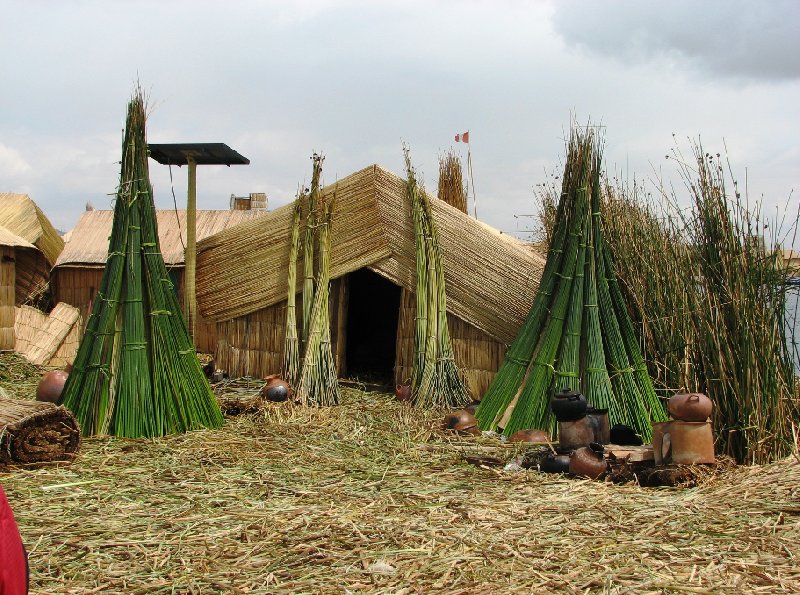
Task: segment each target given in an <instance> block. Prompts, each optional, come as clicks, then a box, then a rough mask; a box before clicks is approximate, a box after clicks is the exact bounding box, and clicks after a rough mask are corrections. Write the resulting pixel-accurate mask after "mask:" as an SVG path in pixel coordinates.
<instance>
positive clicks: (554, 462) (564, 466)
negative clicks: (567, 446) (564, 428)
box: [539, 452, 569, 473]
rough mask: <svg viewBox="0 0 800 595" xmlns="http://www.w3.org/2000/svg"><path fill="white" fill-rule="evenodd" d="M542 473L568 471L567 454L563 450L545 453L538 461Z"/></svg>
mask: <svg viewBox="0 0 800 595" xmlns="http://www.w3.org/2000/svg"><path fill="white" fill-rule="evenodd" d="M539 471H541V472H542V473H569V454H568V453H564V452H559V453H552V452H550V453H547V455H546V456H545V457H544V458H543V459H542V460H541V462H540V463H539Z"/></svg>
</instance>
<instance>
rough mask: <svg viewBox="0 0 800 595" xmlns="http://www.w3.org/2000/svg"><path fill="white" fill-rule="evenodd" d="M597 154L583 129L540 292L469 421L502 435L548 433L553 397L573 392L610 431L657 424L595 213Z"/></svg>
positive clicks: (571, 157)
mask: <svg viewBox="0 0 800 595" xmlns="http://www.w3.org/2000/svg"><path fill="white" fill-rule="evenodd" d="M600 166H601V158H600V146H599V140H598V139H597V137H596V134H595V133H594V131H593V130H592V129H591V128H587V129H586V130H584V131H581V130H574V131H573V132H572V135H571V138H570V142H569V145H568V148H567V160H566V164H565V168H564V176H563V183H562V188H561V195H560V197H559V200H558V203H557V207H555V208H554V209H553V211H552V212H554V214H555V216H554V217H553V218H552V220H553V221H554V228H553V229H552V230H551V232H550V233H549V234H548V237H549V238H550V249H549V253H548V259H547V264H546V265H545V270H544V273H543V275H542V280H541V283H540V287H539V291H538V292H537V295H536V297H535V299H534V303H533V306H532V307H531V311H530V313H529V315H528V318H527V319H526V321H525V323H524V325H523V327H522V329H521V330H520V333H519V334H518V336H517V338H516V340H515V341H514V343H513V344H512V346H511V348H510V349H509V352H508V354H507V356H506V360H505V361H504V362H503V364H502V365H501V367H500V370H499V371H498V374H497V376H496V377H495V379H494V382H493V383H492V385H491V386H490V387H489V390H488V391H487V393H486V395H485V396H484V398H483V400H482V402H481V405H480V407H479V408H478V410H477V413H476V416H477V418H478V422H479V424H480V427H481V428H482V429H500V430H502V432H503V433H504V434H506V435H509V434H513V433H514V432H516V431H517V430H521V429H526V428H541V429H549V430H551V431H552V430H554V428H555V420H554V418H553V416H552V413H551V412H550V407H549V402H550V398H551V396H552V395H553V392H554V391H557V390H561V388H564V387H569V388H572V389H576V390H581V391H582V392H583V393H584V394H585V395H586V397H587V399H588V400H589V402H590V403H592V405H594V406H596V407H602V408H608V409H609V414H610V417H611V420H612V422H614V423H626V424H628V425H631V426H632V427H634V428H635V429H636V430H637V431H638V432H639V433H641V434H642V435H643V436H645V437H649V435H650V423H651V418H652V419H653V420H658V419H663V418H664V411H663V408H662V407H661V406H660V404H659V403H658V401H657V399H656V396H655V392H654V390H653V386H652V382H650V381H649V377H647V380H645V379H644V378H642V370H644V373H645V374H646V366H644V358H643V357H642V355H641V352H640V350H639V346H638V343H637V342H636V341H635V338H634V340H631V339H632V338H631V336H629V332H630V333H632V326H631V323H630V320H629V319H628V313H627V310H626V309H625V307H624V303H623V302H622V301H621V294H620V293H619V288H618V286H617V285H616V280H615V279H614V277H613V270H612V269H611V268H610V266H609V265H610V263H611V262H612V260H611V256H610V254H609V253H608V248H607V246H606V245H605V243H604V241H603V236H602V226H601V219H602V215H601V212H600V198H599V197H600V190H601V188H600Z"/></svg>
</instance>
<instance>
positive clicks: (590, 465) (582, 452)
mask: <svg viewBox="0 0 800 595" xmlns="http://www.w3.org/2000/svg"><path fill="white" fill-rule="evenodd" d="M607 469H608V464H607V463H606V459H605V457H604V456H603V446H602V445H601V444H597V443H596V442H593V443H592V444H590V445H589V446H582V447H581V448H579V449H578V450H576V451H575V452H574V453H572V456H570V458H569V472H570V473H572V474H573V475H577V476H578V477H588V478H590V479H600V478H601V477H602V476H603V474H605V472H606V470H607Z"/></svg>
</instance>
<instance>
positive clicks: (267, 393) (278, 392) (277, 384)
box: [261, 374, 292, 402]
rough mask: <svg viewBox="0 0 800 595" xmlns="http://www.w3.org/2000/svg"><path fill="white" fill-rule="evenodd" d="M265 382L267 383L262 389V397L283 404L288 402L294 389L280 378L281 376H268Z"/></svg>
mask: <svg viewBox="0 0 800 595" xmlns="http://www.w3.org/2000/svg"><path fill="white" fill-rule="evenodd" d="M264 380H266V381H267V383H266V384H265V385H264V387H263V388H262V389H261V397H262V398H264V399H267V400H268V401H274V402H281V401H285V400H287V399H288V398H289V397H290V396H291V394H292V389H291V387H290V386H289V384H288V383H287V382H286V381H285V380H283V378H281V377H280V374H272V375H271V376H267V377H266V378H265V379H264Z"/></svg>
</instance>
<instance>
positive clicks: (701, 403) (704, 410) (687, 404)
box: [667, 393, 714, 422]
mask: <svg viewBox="0 0 800 595" xmlns="http://www.w3.org/2000/svg"><path fill="white" fill-rule="evenodd" d="M713 409H714V403H713V402H712V401H711V399H709V398H708V397H707V396H706V395H704V394H703V393H684V394H677V395H674V396H672V397H671V398H670V400H669V402H668V403H667V410H668V411H669V413H670V415H671V416H672V417H674V418H675V419H677V420H680V421H698V422H699V421H706V420H707V419H708V418H709V417H711V412H712V411H713Z"/></svg>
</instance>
